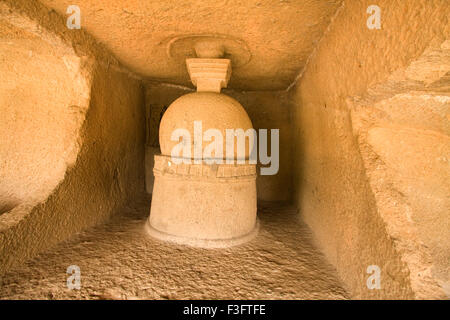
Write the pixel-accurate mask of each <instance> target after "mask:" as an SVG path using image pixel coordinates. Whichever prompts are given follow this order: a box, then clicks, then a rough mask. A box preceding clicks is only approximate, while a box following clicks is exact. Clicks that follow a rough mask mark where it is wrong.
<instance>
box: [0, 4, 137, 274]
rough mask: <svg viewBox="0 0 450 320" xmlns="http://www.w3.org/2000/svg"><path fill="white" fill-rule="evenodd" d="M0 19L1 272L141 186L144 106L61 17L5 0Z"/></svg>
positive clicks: (108, 60)
mask: <svg viewBox="0 0 450 320" xmlns="http://www.w3.org/2000/svg"><path fill="white" fill-rule="evenodd" d="M40 17H43V18H42V19H40ZM0 21H1V30H2V31H4V32H3V33H4V34H1V33H0V35H1V36H3V37H10V39H9V42H11V43H12V44H8V43H6V44H3V45H2V47H1V48H0V49H1V55H7V58H8V59H6V61H4V62H2V68H3V69H5V73H4V74H5V75H7V76H8V78H4V77H2V81H1V86H0V90H2V92H1V96H2V101H1V105H0V108H1V111H2V121H3V123H4V124H5V125H4V126H3V127H2V129H1V133H0V134H1V139H2V149H1V154H0V156H1V161H2V165H1V170H0V172H1V177H2V181H1V184H2V187H4V186H5V189H7V190H6V191H7V192H3V191H5V190H3V189H2V196H3V197H4V198H8V197H9V198H10V199H14V200H15V201H16V202H14V203H12V204H11V205H10V206H9V207H7V208H6V209H5V210H4V212H3V213H2V214H1V215H0V274H3V273H4V272H6V271H7V270H9V269H11V268H12V267H14V266H15V265H17V264H19V263H22V262H23V261H25V260H26V259H29V258H31V257H33V256H34V255H36V254H37V253H39V252H41V251H42V250H44V249H46V248H48V247H50V246H51V245H53V244H55V243H57V242H59V241H62V240H64V239H67V238H68V237H70V236H71V235H73V234H75V233H76V232H80V231H81V230H83V229H85V228H87V227H89V226H93V225H95V224H98V223H100V222H103V221H105V220H106V219H107V218H108V217H110V216H111V215H112V214H114V212H116V211H117V210H118V209H120V208H121V207H122V206H123V205H125V204H126V203H127V201H128V200H129V199H130V197H132V196H133V197H136V196H137V195H139V194H142V193H143V192H144V144H145V120H144V119H145V108H144V91H143V87H142V85H141V82H140V81H139V80H137V79H135V78H134V77H132V76H131V75H130V74H129V73H127V72H126V71H125V70H124V69H123V68H122V67H121V66H120V65H119V64H118V63H117V61H116V60H115V59H114V58H113V57H111V56H110V55H109V54H108V53H107V51H105V49H103V48H102V47H101V46H99V45H98V44H97V43H95V41H94V40H92V38H91V37H90V36H89V35H87V34H86V33H84V31H83V30H68V29H67V28H66V27H65V20H64V19H63V18H62V17H60V16H58V15H57V14H55V13H51V14H49V13H48V10H47V9H46V8H45V7H43V6H41V5H39V4H38V3H37V2H29V1H28V2H27V1H14V2H9V1H6V2H5V3H2V4H1V5H0ZM12 26H13V27H12ZM28 38H29V39H28ZM4 46H9V47H4ZM25 61H26V64H25ZM22 64H23V65H22ZM3 146H7V147H5V148H3ZM8 192H9V193H8Z"/></svg>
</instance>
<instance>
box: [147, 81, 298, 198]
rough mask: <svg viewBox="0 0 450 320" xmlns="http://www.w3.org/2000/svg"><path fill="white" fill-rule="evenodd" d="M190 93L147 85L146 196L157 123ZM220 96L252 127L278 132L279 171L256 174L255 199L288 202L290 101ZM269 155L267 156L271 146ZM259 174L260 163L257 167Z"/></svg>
mask: <svg viewBox="0 0 450 320" xmlns="http://www.w3.org/2000/svg"><path fill="white" fill-rule="evenodd" d="M189 92H192V90H191V89H189V88H185V87H182V86H175V85H167V84H162V83H148V85H147V87H146V112H147V115H146V119H147V120H146V121H147V138H146V140H147V143H146V144H147V151H146V188H147V191H148V192H149V193H151V191H152V187H153V172H152V170H153V155H154V154H159V153H160V149H159V137H158V130H159V123H160V120H161V117H162V114H163V113H164V111H165V110H166V109H167V107H168V106H169V105H170V104H171V103H172V102H173V101H175V100H176V99H177V98H178V97H180V96H182V95H184V94H187V93H189ZM222 93H224V94H226V95H229V96H231V97H233V98H234V99H236V100H237V101H239V102H240V103H241V104H242V106H243V107H244V108H245V110H246V111H247V113H248V115H249V117H250V119H251V120H252V123H253V127H254V128H255V129H256V130H257V131H258V129H268V135H269V136H268V137H269V138H268V140H269V141H271V140H270V129H279V146H280V148H279V154H280V156H279V159H280V160H279V171H278V173H277V174H275V175H267V176H261V175H258V178H257V180H256V183H257V192H258V199H259V200H263V201H290V200H291V194H292V187H291V186H292V173H291V172H292V171H291V170H292V163H291V144H290V140H291V134H292V129H291V118H290V100H289V98H288V96H287V93H286V92H284V91H246V92H238V91H236V90H231V89H225V90H222ZM268 149H269V155H270V146H269V147H268ZM258 173H259V164H258Z"/></svg>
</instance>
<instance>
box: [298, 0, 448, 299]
mask: <svg viewBox="0 0 450 320" xmlns="http://www.w3.org/2000/svg"><path fill="white" fill-rule="evenodd" d="M372 4H374V3H373V1H345V2H344V4H343V6H342V7H341V8H340V9H339V10H338V12H337V14H336V16H335V17H334V18H333V20H332V22H331V24H330V26H329V28H328V29H327V31H326V33H325V35H324V37H323V38H322V39H321V41H320V42H319V44H318V47H317V48H316V50H315V52H314V53H313V55H312V56H311V57H310V60H309V62H308V64H307V66H306V69H305V71H304V72H303V74H302V75H301V77H300V78H299V81H298V82H297V83H296V84H295V85H294V86H293V88H291V90H290V93H291V95H292V99H293V103H294V105H293V122H294V125H293V127H294V131H293V141H294V148H293V150H294V153H293V164H294V172H295V177H294V190H295V191H294V201H295V203H296V204H297V206H298V207H299V209H300V214H301V216H302V217H303V218H304V220H305V221H306V222H307V224H308V225H309V226H310V227H311V229H312V230H313V232H314V234H315V236H316V239H317V242H318V243H319V245H320V247H321V248H322V249H323V251H324V252H325V254H326V255H327V257H328V258H329V260H330V261H331V262H332V263H333V264H334V265H335V266H336V268H337V270H338V272H339V275H340V276H341V278H342V279H343V281H344V282H345V284H346V285H347V287H348V289H349V290H350V292H351V293H352V295H353V296H354V297H358V298H444V297H445V295H444V294H443V291H442V286H440V285H438V282H437V281H436V277H435V275H434V274H433V272H432V271H431V270H432V269H433V267H434V266H435V263H434V262H432V261H433V259H432V255H431V253H430V251H431V250H430V248H429V244H428V243H426V239H425V238H423V237H422V235H423V234H424V232H422V233H421V232H420V229H423V228H422V226H424V222H423V221H424V219H423V218H422V219H420V218H418V217H420V215H422V216H423V215H427V213H428V212H427V211H423V210H424V208H423V207H422V208H418V207H417V206H416V207H414V206H412V205H410V200H411V198H410V196H409V195H408V194H407V193H402V191H404V190H402V189H401V188H399V186H398V184H397V185H396V184H395V183H394V180H393V177H392V176H391V175H389V174H383V175H380V174H379V173H380V172H391V173H394V174H395V173H397V174H398V173H401V174H403V175H404V177H403V182H405V181H406V185H407V186H408V185H409V186H410V188H409V190H411V188H413V187H414V186H417V185H418V183H420V180H419V178H418V177H419V176H420V175H417V174H416V173H414V174H410V173H411V172H410V171H408V170H402V169H401V168H403V169H405V168H406V169H407V168H410V169H411V168H415V169H417V168H418V167H417V165H418V164H414V163H413V164H411V162H409V163H407V162H404V161H407V160H405V158H406V157H407V156H406V155H405V157H403V156H402V155H401V154H396V156H395V157H391V158H390V159H395V160H392V161H391V163H387V162H386V161H383V160H380V159H382V157H381V156H380V154H379V153H380V151H379V150H378V151H379V152H378V153H377V150H376V148H374V147H373V146H369V144H367V143H366V142H367V141H366V137H367V135H366V134H365V133H364V132H366V131H365V129H364V130H360V128H361V127H364V125H366V124H368V123H369V122H368V120H367V118H364V117H363V119H361V116H360V114H359V112H360V110H361V108H363V109H364V107H363V106H361V105H360V104H359V102H358V101H360V100H368V101H369V103H366V106H373V105H374V104H375V102H376V101H380V100H382V99H388V98H391V97H392V96H395V95H396V94H398V93H402V92H405V91H406V92H408V91H409V90H419V88H427V89H428V90H431V91H438V90H437V89H435V90H434V89H433V88H430V86H429V85H430V84H431V83H432V82H433V81H434V82H439V81H440V82H442V79H444V78H445V75H446V74H448V73H447V72H448V71H449V69H448V65H445V64H444V65H443V64H441V65H440V66H439V65H438V67H437V68H436V69H432V70H431V71H432V72H431V74H432V75H431V76H432V77H434V78H435V79H434V80H433V81H431V82H427V81H424V79H420V77H419V78H417V77H414V76H413V75H409V76H408V72H407V71H408V67H410V66H411V65H413V64H414V63H416V62H417V61H419V62H420V61H421V60H420V59H421V56H422V55H423V54H424V52H426V51H427V50H433V48H438V49H439V48H442V47H443V43H444V42H445V40H446V39H449V36H450V29H449V24H448V17H449V16H450V7H449V5H448V1H445V0H443V1H439V0H432V1H428V0H417V1H390V0H386V1H383V0H380V1H377V2H376V3H375V4H377V5H378V6H379V7H380V8H381V29H380V30H376V29H374V30H370V29H368V28H367V25H366V21H367V19H368V17H369V14H367V13H366V10H367V8H368V7H369V5H372ZM431 56H432V58H433V59H437V58H436V57H438V58H439V56H437V55H436V54H435V55H431ZM430 59H431V58H430ZM429 71H430V70H429ZM411 74H412V73H411ZM417 74H424V69H422V70H421V71H420V70H419V72H416V73H414V75H416V76H417ZM377 86H378V87H382V89H379V90H378V89H377V90H378V91H377V90H375V89H374V88H377ZM448 88H449V87H448V86H447V89H445V88H444V89H442V88H441V90H440V91H441V94H443V95H445V94H448ZM445 92H447V93H445ZM370 101H371V102H373V103H371V102H370ZM397 105H398V107H399V108H400V107H401V108H403V111H401V112H400V113H403V114H405V113H404V109H405V108H407V104H404V103H397ZM447 106H448V105H447ZM422 107H423V106H422ZM364 110H365V111H367V108H366V109H364ZM440 110H441V113H440V116H441V118H440V120H439V119H438V121H443V122H445V121H449V118H448V116H445V112H444V111H442V107H441V109H440ZM447 110H448V109H447ZM365 111H364V112H365ZM372 111H373V113H371V116H372V117H377V116H380V114H381V117H384V120H385V122H386V123H390V122H397V123H398V122H399V121H396V120H395V121H394V119H393V116H392V114H389V113H383V112H380V111H379V110H372ZM416 111H417V109H416ZM377 112H378V114H377ZM430 112H431V111H430ZM398 113H399V112H398V111H397V114H398ZM411 114H413V112H411ZM375 115H376V116H375ZM398 118H399V117H398V115H397V120H398ZM411 119H412V118H411V117H410V118H408V119H406V120H405V119H403V124H402V125H403V126H406V127H414V126H415V125H414V121H413V120H411ZM415 122H416V124H417V122H418V120H417V119H416V120H415ZM443 122H441V123H443ZM361 123H363V125H361ZM373 123H376V121H375V122H373ZM366 129H367V128H366ZM434 129H436V130H437V131H439V130H440V128H439V126H434ZM389 132H390V133H389V134H387V135H386V134H385V136H384V137H383V139H387V140H389V139H390V138H392V135H393V133H397V132H398V129H394V130H393V131H392V129H391V131H389ZM405 132H408V131H404V130H403V131H401V132H399V133H398V134H400V133H405ZM376 133H380V132H379V131H377V132H373V133H372V135H371V136H372V140H373V139H375V134H376ZM382 133H383V134H384V133H385V132H384V131H383V132H382ZM447 135H448V132H447ZM379 136H380V135H377V138H379ZM407 136H408V135H407ZM434 136H435V135H434ZM413 137H414V135H412V136H411V135H409V139H410V140H409V141H408V140H402V139H400V138H399V139H397V138H396V139H395V141H393V142H392V143H391V144H390V145H386V146H385V147H386V148H388V149H391V150H392V149H398V150H399V151H400V150H402V149H401V148H400V146H402V142H401V141H404V142H403V144H405V143H406V144H411V145H412V144H414V143H416V142H417V143H419V142H418V141H419V140H420V139H425V137H423V138H420V139H419V138H418V139H415V140H414V139H413ZM393 138H395V137H393ZM439 139H440V140H439V141H440V142H439V144H438V146H437V147H438V148H440V150H441V151H438V152H437V153H439V156H440V157H442V156H445V154H444V152H445V150H446V149H445V147H443V146H442V145H445V144H447V143H448V142H447V141H448V140H445V139H447V138H439ZM367 146H369V147H368V148H369V149H370V152H366V151H367V150H366V147H367ZM439 146H441V147H439ZM447 146H448V145H447ZM386 148H384V149H383V150H387V149H386ZM427 148H428V147H427ZM427 148H424V149H423V150H422V151H420V150H421V148H420V147H419V148H417V145H416V147H415V149H414V148H412V149H411V148H410V149H409V151H413V152H415V153H417V154H420V153H422V152H426V150H427ZM404 151H405V150H404V149H403V152H404ZM394 152H395V151H394ZM391 153H392V151H391ZM384 160H386V158H385V159H384ZM380 161H381V162H380ZM393 163H395V165H393ZM408 166H409V167H408ZM419 171H420V170H419ZM429 171H432V172H434V176H436V174H438V173H439V172H440V173H441V174H444V175H447V176H448V173H449V171H448V167H447V170H446V169H445V167H439V168H438V169H436V171H434V169H433V168H431V169H430V170H429ZM422 174H426V173H425V172H423V173H422ZM408 179H409V182H408ZM446 180H447V181H448V179H446ZM433 183H434V185H435V187H436V188H440V191H439V192H432V194H433V195H441V196H442V194H445V190H446V188H447V187H446V186H445V182H444V180H443V179H439V178H436V179H434V182H433ZM414 194H417V193H414ZM447 195H448V194H447ZM445 208H446V205H445V204H443V205H442V206H441V209H442V210H444V211H440V213H439V214H434V217H433V216H431V215H427V216H428V218H429V219H433V220H434V221H433V222H432V223H430V222H427V223H428V227H427V228H425V229H424V230H428V231H430V230H432V229H431V227H430V225H432V224H433V223H434V224H435V225H436V223H439V220H440V219H441V223H444V224H447V223H448V222H447V221H448V211H447V212H446V213H445ZM420 210H422V211H421V212H422V213H421V214H420V212H419V211H420ZM414 212H416V214H415V213H414ZM433 230H434V231H433V232H434V234H435V235H436V233H438V234H440V238H444V239H445V238H446V236H445V235H444V234H445V232H446V231H445V230H444V229H442V228H441V229H433ZM437 230H440V231H437ZM447 232H448V229H447ZM425 233H426V232H425ZM424 242H425V244H424ZM370 265H377V266H379V267H380V269H381V289H380V290H376V289H375V290H369V289H368V288H367V285H366V281H367V278H368V277H369V274H367V272H366V270H367V267H368V266H370ZM447 265H448V261H447Z"/></svg>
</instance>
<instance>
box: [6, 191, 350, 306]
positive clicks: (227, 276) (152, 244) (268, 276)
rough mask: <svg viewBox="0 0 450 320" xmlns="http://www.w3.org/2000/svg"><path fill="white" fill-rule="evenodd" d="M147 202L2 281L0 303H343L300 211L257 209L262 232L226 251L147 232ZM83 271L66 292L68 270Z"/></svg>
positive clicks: (332, 272) (333, 275)
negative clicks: (165, 239) (178, 242)
mask: <svg viewBox="0 0 450 320" xmlns="http://www.w3.org/2000/svg"><path fill="white" fill-rule="evenodd" d="M149 203H150V201H149V199H143V200H140V201H138V202H137V203H136V204H134V205H133V207H128V208H125V209H124V210H123V212H121V213H120V214H118V215H116V216H115V217H113V218H112V219H111V220H110V221H109V222H107V223H106V224H103V225H100V226H97V227H94V228H91V229H89V230H87V231H85V232H83V233H80V234H78V235H76V236H74V237H72V238H71V239H69V240H68V241H65V242H63V243H60V244H58V245H57V246H56V247H54V248H52V249H50V250H49V251H47V252H44V253H42V254H41V255H39V256H38V257H36V258H35V259H32V260H30V261H28V262H27V263H25V264H24V265H22V266H21V267H19V268H16V269H15V270H14V271H11V272H9V273H8V274H6V275H5V276H4V277H2V278H1V279H0V298H1V299H345V298H348V295H347V293H346V291H345V290H344V289H343V287H342V285H341V283H340V281H339V280H338V279H337V275H336V272H335V270H334V269H333V268H332V267H331V265H329V264H328V263H327V262H326V261H325V258H324V256H323V255H322V254H321V253H320V252H319V251H318V250H317V249H316V248H315V246H314V244H313V241H312V238H311V233H310V231H309V229H308V227H307V226H306V225H304V224H303V223H302V222H299V221H298V219H297V218H296V216H295V210H294V209H292V208H290V207H287V206H284V205H281V204H275V203H271V204H264V205H262V206H261V208H259V213H258V214H259V218H260V222H261V228H260V233H259V235H258V236H257V237H256V238H255V239H254V240H252V241H251V242H249V243H246V244H244V245H241V246H237V247H232V248H228V249H199V248H191V247H185V246H180V245H173V244H169V243H163V242H160V241H159V240H155V239H152V238H150V237H149V236H147V235H146V234H145V233H144V222H145V220H146V218H147V216H148V214H149ZM70 265H77V266H79V267H80V270H81V289H80V290H69V289H68V288H67V285H66V281H67V278H68V277H69V275H68V274H66V270H67V267H68V266H70Z"/></svg>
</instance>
